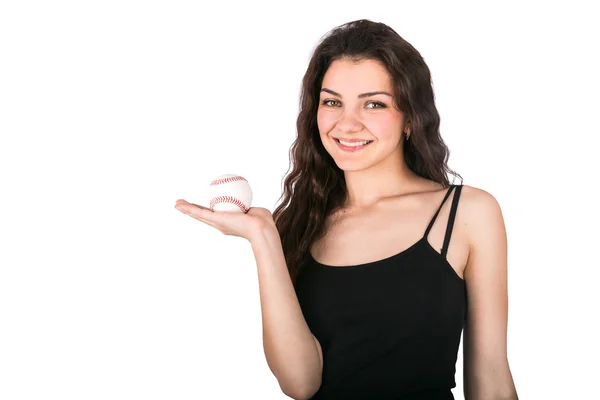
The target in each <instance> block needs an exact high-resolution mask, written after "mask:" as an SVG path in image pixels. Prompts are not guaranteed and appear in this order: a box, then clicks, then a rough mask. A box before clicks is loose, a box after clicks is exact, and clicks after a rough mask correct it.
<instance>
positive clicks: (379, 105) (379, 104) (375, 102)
mask: <svg viewBox="0 0 600 400" xmlns="http://www.w3.org/2000/svg"><path fill="white" fill-rule="evenodd" d="M371 104H372V105H374V106H377V107H370V108H385V107H386V105H385V104H383V103H380V102H378V101H372V102H370V103H369V104H368V105H371Z"/></svg>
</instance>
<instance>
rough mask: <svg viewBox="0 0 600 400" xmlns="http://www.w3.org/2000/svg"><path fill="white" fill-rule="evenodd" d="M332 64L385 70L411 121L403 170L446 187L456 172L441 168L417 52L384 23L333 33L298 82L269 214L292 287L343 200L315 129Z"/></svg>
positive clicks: (337, 173)
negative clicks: (283, 166) (290, 133)
mask: <svg viewBox="0 0 600 400" xmlns="http://www.w3.org/2000/svg"><path fill="white" fill-rule="evenodd" d="M338 59H350V60H354V61H360V60H377V61H379V62H381V63H382V64H383V65H384V66H385V67H386V68H387V71H388V72H389V74H390V75H391V79H392V86H393V89H394V98H395V99H396V107H397V108H398V109H399V110H400V111H402V112H403V113H404V114H405V116H406V119H407V121H410V128H411V136H410V140H409V141H407V142H406V144H405V146H404V157H405V161H406V164H407V166H408V168H410V169H411V170H412V171H413V172H414V173H415V174H416V175H419V176H421V177H423V178H427V179H430V180H432V181H435V182H438V183H440V184H442V185H443V186H449V185H450V182H449V180H448V175H447V174H448V173H452V174H453V175H457V174H456V173H455V172H454V171H452V170H450V169H449V168H448V165H447V162H448V158H449V150H448V148H447V146H446V144H445V143H444V141H443V140H442V138H441V136H440V133H439V126H440V116H439V113H438V111H437V109H436V107H435V98H434V92H433V86H432V82H431V73H430V71H429V68H428V67H427V65H426V64H425V61H424V60H423V57H422V56H421V55H420V53H419V52H418V51H417V50H416V49H415V48H414V47H413V46H412V45H411V44H410V43H408V42H407V41H406V40H404V39H403V38H402V37H400V35H398V34H397V33H396V32H395V31H394V30H393V29H392V28H390V27H389V26H387V25H385V24H383V23H378V22H373V21H370V20H367V19H361V20H356V21H352V22H348V23H346V24H343V25H340V26H338V27H336V28H334V29H332V30H331V31H330V32H329V33H327V34H326V35H325V36H324V37H323V38H322V39H321V42H320V43H319V44H318V45H317V46H316V48H315V50H314V52H313V55H312V57H311V59H310V62H309V64H308V68H307V70H306V73H305V74H304V78H303V80H302V89H301V95H300V111H299V114H298V118H297V121H296V129H297V131H298V135H297V137H296V140H295V141H294V143H293V144H292V146H291V148H290V152H289V157H290V167H289V169H288V171H287V172H288V173H287V176H286V177H285V179H284V181H283V186H284V190H283V193H282V195H281V197H280V198H279V200H278V202H279V205H278V206H277V207H276V208H275V210H274V212H273V219H274V221H275V225H276V227H277V230H278V231H279V234H280V237H281V243H282V246H283V252H284V255H285V260H286V263H287V266H288V270H289V273H290V277H291V278H292V282H294V284H295V282H296V278H297V276H298V273H299V271H300V268H301V267H302V265H303V263H304V262H305V261H306V259H307V257H308V255H309V251H310V246H311V244H312V243H313V241H315V240H317V239H319V238H321V237H322V236H323V235H324V234H325V233H326V232H325V221H326V218H327V216H328V215H330V214H331V213H332V212H335V211H336V210H338V209H339V208H340V207H342V206H343V205H344V203H345V202H346V198H347V192H346V182H345V178H344V172H343V171H342V170H341V169H340V168H339V167H338V166H337V165H336V164H335V162H334V160H333V159H332V157H331V156H330V155H329V153H328V152H327V150H325V148H324V147H323V144H322V142H321V139H320V135H319V130H318V127H317V109H318V106H319V97H320V94H319V93H320V90H321V84H322V82H323V77H324V75H325V72H326V71H327V69H328V67H329V66H330V65H331V63H332V62H333V61H335V60H338ZM290 170H291V172H290ZM461 180H462V178H461Z"/></svg>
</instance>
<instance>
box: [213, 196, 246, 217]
mask: <svg viewBox="0 0 600 400" xmlns="http://www.w3.org/2000/svg"><path fill="white" fill-rule="evenodd" d="M218 203H231V204H234V205H236V206H238V207H239V208H240V210H242V212H244V213H245V212H247V211H248V208H247V207H246V206H245V205H244V203H242V202H241V201H239V200H238V199H236V198H235V197H231V196H218V197H215V198H214V199H212V200H211V201H210V209H211V210H212V209H213V207H214V206H215V204H218Z"/></svg>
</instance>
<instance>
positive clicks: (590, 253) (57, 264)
mask: <svg viewBox="0 0 600 400" xmlns="http://www.w3.org/2000/svg"><path fill="white" fill-rule="evenodd" d="M200 3H201V2H196V1H188V2H182V1H176V2H175V1H170V2H167V1H162V2H160V1H145V2H142V1H137V2H135V1H102V2H100V1H97V2H76V1H71V2H66V1H56V2H41V1H40V2H28V1H19V2H17V1H12V2H10V1H6V2H2V5H1V6H0V134H1V140H0V190H1V191H2V195H1V197H0V267H1V270H0V273H1V275H0V398H1V399H3V400H17V399H238V398H239V399H249V398H251V399H255V398H256V399H284V398H286V396H284V395H283V394H282V393H281V391H280V389H279V387H278V384H277V381H276V379H275V378H274V376H273V375H272V374H271V372H270V371H269V369H268V366H267V364H266V361H265V358H264V354H263V349H262V336H261V335H262V333H261V318H260V304H259V294H258V286H257V284H258V281H257V273H256V265H255V263H254V258H253V255H252V252H251V248H250V245H249V243H248V242H247V241H245V240H244V239H240V238H235V237H231V236H224V235H222V234H221V233H220V232H218V231H216V230H214V229H213V228H211V227H209V226H206V225H204V224H202V223H200V222H198V221H196V220H193V219H191V218H190V217H188V216H186V215H183V214H181V213H180V212H178V211H177V210H175V209H174V208H173V206H174V204H175V201H176V200H177V199H179V198H184V199H187V200H188V201H191V202H196V203H200V204H205V205H206V199H205V195H206V188H207V185H208V183H209V182H210V180H211V179H212V178H214V177H215V176H218V175H220V174H224V173H238V174H242V175H243V176H245V177H246V178H247V179H248V180H249V182H250V183H251V185H252V187H253V190H254V202H253V205H255V206H262V207H266V208H269V209H271V210H273V209H274V207H275V204H276V202H277V201H278V198H279V195H280V194H281V182H282V179H283V177H284V175H285V173H286V172H287V168H288V166H289V164H288V149H289V147H290V145H291V144H292V141H293V140H294V137H295V133H296V131H295V123H296V116H297V111H298V102H299V93H300V92H299V91H300V83H301V80H302V77H303V74H304V72H305V69H306V67H307V64H308V60H309V58H310V55H311V52H312V50H313V48H314V46H315V45H316V44H317V42H318V41H319V39H320V38H321V37H322V36H323V35H324V34H325V33H326V32H327V31H329V30H330V29H332V28H333V27H335V26H337V25H340V24H342V23H345V22H348V21H350V20H354V19H359V18H368V19H372V20H374V21H378V22H384V23H386V24H388V25H390V26H391V27H392V28H393V29H395V30H396V31H397V32H398V33H399V34H400V35H401V36H402V37H404V38H405V39H406V40H408V41H409V42H410V43H411V44H413V45H414V46H415V47H416V48H417V49H418V50H419V51H420V52H421V54H422V55H423V57H424V58H425V60H426V62H427V63H428V65H429V67H430V69H431V71H432V76H433V81H434V86H435V92H436V104H437V106H438V109H439V112H440V115H441V120H442V124H441V132H442V136H443V138H444V140H445V141H446V142H447V144H448V146H449V148H450V151H451V156H450V160H449V164H450V167H451V168H453V169H454V170H456V171H457V172H459V173H460V174H461V175H462V176H463V178H464V179H465V181H464V184H466V185H471V186H475V187H479V188H482V189H484V190H486V191H488V192H490V193H491V194H492V195H494V196H495V197H496V198H497V199H498V201H499V203H500V205H501V207H502V210H503V214H504V218H505V222H506V226H507V230H508V240H509V266H508V268H509V270H508V274H509V306H510V311H509V326H508V351H509V362H510V366H511V371H512V373H513V377H514V380H515V383H516V386H517V390H518V392H519V395H520V398H521V399H583V398H585V399H590V398H600V397H594V396H598V394H597V393H598V392H597V379H598V376H600V368H599V364H598V357H599V356H600V354H599V353H600V351H599V345H598V337H600V331H599V330H598V327H597V326H598V324H597V322H598V311H597V305H598V304H600V299H599V295H598V283H597V278H598V269H599V268H600V262H599V261H598V260H599V257H600V256H599V254H598V239H599V235H598V228H599V223H600V220H599V218H598V199H597V197H596V196H597V195H596V194H594V193H596V192H597V191H596V187H597V184H598V175H599V174H598V173H599V172H600V171H599V168H598V165H597V160H598V155H597V147H596V146H597V145H598V143H599V142H598V135H599V134H600V129H599V128H598V122H597V121H598V119H597V117H598V109H599V102H598V93H599V89H600V80H599V78H598V71H600V63H599V62H598V39H597V38H598V37H600V32H599V29H598V24H597V18H596V17H595V16H594V15H595V14H594V13H593V12H592V8H591V7H592V6H591V5H588V4H593V3H594V2H591V1H590V2H576V3H574V2H566V1H563V2H541V1H540V2H539V3H538V2H531V1H530V2H526V1H520V2H515V3H514V5H508V4H506V3H502V4H500V3H498V4H497V5H492V4H490V3H489V2H486V4H485V5H484V4H482V3H483V2H478V3H475V2H473V3H470V4H469V3H458V2H437V3H434V2H419V4H418V5H415V4H414V3H416V2H412V1H411V2H401V1H379V2H356V3H347V2H339V1H338V2H321V1H319V2H314V3H310V2H306V3H305V2H302V3H300V2H297V3H296V4H290V5H285V6H284V5H282V4H279V3H277V4H276V3H273V4H267V3H261V2H258V3H257V2H256V1H254V2H248V3H243V2H239V3H237V4H235V3H231V2H229V3H224V2H223V3H220V2H206V3H205V4H204V5H201V4H200ZM217 3H218V5H217ZM549 3H552V4H549ZM517 4H518V5H517ZM594 25H595V26H594ZM456 381H457V387H456V388H455V389H454V390H453V392H454V393H455V396H456V398H457V399H462V398H463V395H462V345H461V349H460V351H459V359H458V362H457V373H456Z"/></svg>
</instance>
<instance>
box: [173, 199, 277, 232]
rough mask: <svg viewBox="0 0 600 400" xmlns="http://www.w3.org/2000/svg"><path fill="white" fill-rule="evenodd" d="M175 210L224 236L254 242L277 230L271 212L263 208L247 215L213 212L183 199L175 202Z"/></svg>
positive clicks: (250, 211)
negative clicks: (257, 236) (272, 230)
mask: <svg viewBox="0 0 600 400" xmlns="http://www.w3.org/2000/svg"><path fill="white" fill-rule="evenodd" d="M175 208H176V209H178V210H179V211H181V212H182V213H184V214H187V215H189V216H190V217H192V218H195V219H197V220H198V221H200V222H203V223H205V224H207V225H210V226H212V227H213V228H216V229H218V230H219V231H221V233H223V234H224V235H231V236H238V237H243V238H244V239H247V240H248V241H249V242H252V240H253V238H254V237H256V235H258V234H261V233H262V232H263V231H264V230H265V229H275V230H277V228H276V226H275V222H274V221H273V215H272V214H271V211H269V210H267V209H266V208H261V207H251V208H250V209H249V210H248V212H247V213H245V214H244V213H238V212H225V211H212V210H211V209H210V208H207V207H203V206H201V205H198V204H193V203H189V202H187V201H185V200H183V199H179V200H177V201H176V202H175Z"/></svg>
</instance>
